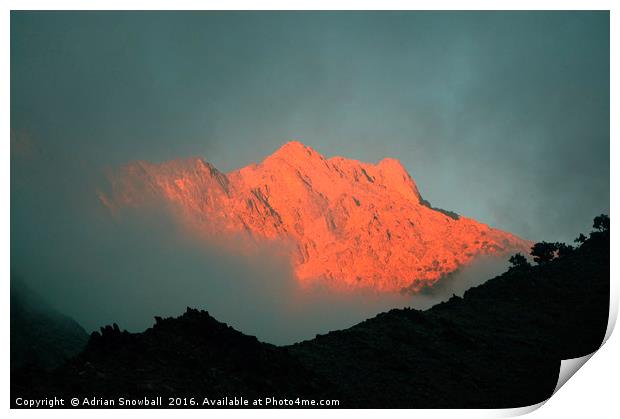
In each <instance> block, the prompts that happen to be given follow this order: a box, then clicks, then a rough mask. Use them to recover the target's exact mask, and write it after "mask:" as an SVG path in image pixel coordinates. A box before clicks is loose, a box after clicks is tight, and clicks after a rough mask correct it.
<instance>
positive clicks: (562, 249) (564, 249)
mask: <svg viewBox="0 0 620 419" xmlns="http://www.w3.org/2000/svg"><path fill="white" fill-rule="evenodd" d="M555 246H556V248H557V249H558V250H557V256H558V257H559V258H563V257H564V256H567V255H570V254H571V253H573V252H574V251H575V248H574V247H573V246H571V245H570V244H565V243H556V244H555Z"/></svg>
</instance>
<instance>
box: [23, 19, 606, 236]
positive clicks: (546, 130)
mask: <svg viewBox="0 0 620 419" xmlns="http://www.w3.org/2000/svg"><path fill="white" fill-rule="evenodd" d="M11 125H12V130H13V132H14V133H15V132H23V131H26V132H28V133H29V135H30V136H31V137H32V141H33V142H34V143H45V144H47V146H46V147H48V149H50V152H52V151H54V152H61V150H63V151H62V152H63V154H65V155H66V154H67V153H69V154H71V155H72V156H73V158H74V159H75V160H82V161H83V162H86V163H82V164H83V165H84V164H85V165H87V166H90V165H92V167H93V168H99V167H100V166H106V165H116V164H120V163H123V162H126V161H128V160H133V159H147V160H155V161H160V160H166V159H173V158H177V157H183V156H192V155H199V156H203V157H204V158H205V159H207V160H208V161H210V162H212V163H213V164H215V165H216V166H217V167H219V168H221V169H222V170H230V169H233V168H236V167H239V166H242V165H245V164H248V163H249V162H252V161H256V160H260V159H261V158H262V157H264V156H266V155H267V154H269V153H271V152H273V151H274V150H275V149H276V148H277V147H278V146H279V145H280V144H281V143H282V142H284V141H285V140H287V139H291V138H297V139H299V140H300V141H302V142H304V143H306V144H308V145H310V146H312V147H314V148H315V149H317V150H318V151H319V152H321V153H324V154H326V155H333V154H340V155H344V156H348V157H353V158H358V159H361V160H366V161H377V160H379V159H381V158H383V157H385V156H392V157H396V158H399V159H400V160H401V161H402V162H403V163H404V165H405V166H406V167H407V169H408V170H409V171H410V173H411V175H412V176H413V177H414V179H415V180H416V181H417V183H418V184H419V187H420V189H421V191H422V193H423V195H424V196H425V198H427V199H429V200H430V201H431V202H432V203H433V205H436V206H439V207H444V208H448V209H453V210H455V211H457V212H459V213H462V214H464V215H467V216H471V217H474V218H478V219H480V220H482V221H484V222H487V223H490V224H492V225H494V226H497V227H500V228H505V229H508V230H511V231H513V232H515V233H517V234H520V235H523V236H525V237H527V238H532V239H542V238H548V239H555V238H561V239H567V238H568V237H572V235H574V233H575V232H576V231H581V230H583V229H584V228H585V227H587V226H589V223H590V220H591V218H592V217H593V216H594V215H595V214H598V213H600V212H602V211H608V207H609V16H608V13H606V12H599V13H583V12H578V13H562V12H551V13H526V12H508V13H474V12H462V13H447V12H443V13H441V12H440V13H432V12H417V13H415V12H407V13H399V12H390V13H339V12H329V13H266V12H263V13H240V12H238V13H225V12H192V13H183V12H177V13H113V12H107V13H59V12H53V13H15V12H14V13H12V15H11ZM64 150H66V152H65V151H64Z"/></svg>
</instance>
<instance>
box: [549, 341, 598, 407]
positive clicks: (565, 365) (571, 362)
mask: <svg viewBox="0 0 620 419" xmlns="http://www.w3.org/2000/svg"><path fill="white" fill-rule="evenodd" d="M596 352H597V351H594V352H592V353H591V354H588V355H585V356H582V357H579V358H572V359H563V360H562V363H561V364H560V374H559V375H558V383H557V384H556V386H555V390H553V394H555V393H557V391H558V390H559V389H560V388H562V386H563V385H564V384H566V382H567V381H568V380H569V379H570V378H571V377H572V376H573V375H575V373H576V372H577V371H579V368H581V367H583V365H584V364H585V363H586V362H588V360H589V359H590V358H592V355H594V354H595V353H596ZM552 396H553V395H552Z"/></svg>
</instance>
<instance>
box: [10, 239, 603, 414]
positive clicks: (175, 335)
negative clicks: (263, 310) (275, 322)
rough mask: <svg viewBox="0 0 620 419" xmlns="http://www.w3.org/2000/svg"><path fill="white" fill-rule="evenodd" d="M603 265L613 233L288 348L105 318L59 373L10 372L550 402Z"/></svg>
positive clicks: (54, 382) (99, 385) (396, 398)
mask: <svg viewBox="0 0 620 419" xmlns="http://www.w3.org/2000/svg"><path fill="white" fill-rule="evenodd" d="M609 260H610V253H609V232H608V231H606V232H598V233H593V234H592V235H591V237H590V238H589V239H588V240H587V241H586V242H585V243H584V244H582V245H581V246H580V247H579V248H578V249H576V250H575V251H574V252H571V253H570V254H566V255H563V256H561V257H558V258H557V259H554V260H552V261H551V262H548V263H545V264H544V265H541V266H529V265H521V266H518V267H514V268H511V269H510V270H509V271H507V272H506V273H504V274H502V275H500V276H498V277H496V278H493V279H490V280H489V281H487V282H486V283H484V284H483V285H480V286H478V287H475V288H471V289H470V290H468V291H467V292H465V294H464V296H463V298H458V297H453V298H452V299H450V300H449V301H447V302H444V303H442V304H439V305H436V306H434V307H433V308H431V309H429V310H426V311H418V310H412V309H394V310H391V311H389V312H387V313H382V314H379V315H377V316H376V317H374V318H371V319H368V320H366V321H364V322H362V323H359V324H357V325H355V326H353V327H351V328H348V329H345V330H338V331H332V332H329V333H327V334H324V335H317V336H316V338H314V339H311V340H307V341H304V342H299V343H297V344H295V345H290V346H274V345H270V344H268V343H263V342H260V341H258V340H257V339H256V338H254V337H252V336H247V335H244V334H243V333H241V332H238V331H236V330H234V329H233V328H231V327H230V326H227V325H226V324H224V323H220V322H218V321H217V320H215V319H214V318H213V317H211V316H210V315H209V313H207V312H206V311H199V310H194V309H188V310H187V312H186V313H184V314H183V315H181V316H180V317H178V318H167V319H160V318H156V319H155V324H154V325H153V327H152V328H149V329H147V330H146V331H144V332H142V333H128V332H125V331H121V329H120V328H119V327H118V326H116V325H114V326H107V327H105V328H102V330H101V333H99V332H95V333H93V334H92V335H91V338H90V341H89V343H88V345H87V347H86V349H85V350H84V351H83V352H82V353H81V354H79V355H78V356H76V357H74V358H73V359H71V360H70V361H68V362H67V363H65V364H64V365H62V366H61V367H60V368H58V369H56V370H55V371H52V372H46V371H44V370H39V371H32V370H30V371H24V372H21V373H19V372H18V373H16V374H14V375H13V376H12V380H11V392H12V396H13V397H12V402H13V400H14V399H15V397H18V396H19V397H28V398H31V399H37V398H44V397H52V396H59V397H65V398H70V397H90V398H92V397H99V398H101V397H105V398H118V397H133V398H143V397H148V396H163V397H168V396H170V397H177V398H178V397H181V398H183V397H187V398H191V397H194V398H195V399H197V400H199V401H202V399H203V398H204V397H209V398H211V399H217V398H221V397H226V396H228V397H232V396H235V397H245V398H249V399H255V398H258V397H275V398H278V399H284V398H286V399H288V400H293V401H295V400H297V399H298V398H301V399H314V400H319V399H328V400H333V399H337V400H339V402H340V404H339V405H338V407H345V408H360V407H374V408H388V407H398V408H508V407H521V406H528V405H531V404H535V403H539V402H541V401H543V400H545V399H547V398H548V397H550V396H551V394H552V393H553V390H554V388H555V386H556V383H557V379H558V372H559V368H560V360H561V359H568V358H576V357H581V356H584V355H586V354H589V353H591V352H593V351H594V350H596V349H597V348H598V347H599V346H600V345H601V343H602V341H603V337H604V335H605V331H606V327H607V319H608V315H609V275H610V270H609ZM288 406H289V407H301V406H300V405H296V404H294V403H293V404H291V405H288ZM13 407H16V406H13ZM163 407H168V406H163ZM201 407H209V406H205V405H201ZM224 407H226V406H224ZM228 407H231V406H228ZM263 407H265V406H264V405H263ZM267 407H269V406H267Z"/></svg>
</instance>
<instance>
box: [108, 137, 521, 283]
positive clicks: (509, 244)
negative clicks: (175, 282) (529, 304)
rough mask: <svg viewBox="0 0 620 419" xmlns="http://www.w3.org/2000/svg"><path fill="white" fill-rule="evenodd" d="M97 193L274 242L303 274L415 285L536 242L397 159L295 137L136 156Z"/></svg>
mask: <svg viewBox="0 0 620 419" xmlns="http://www.w3.org/2000/svg"><path fill="white" fill-rule="evenodd" d="M104 189H106V190H107V192H104V191H103V190H99V199H100V200H101V203H102V204H103V205H104V206H105V207H107V208H108V209H109V210H110V212H111V214H112V215H113V216H116V217H119V218H122V217H123V210H126V209H128V208H131V209H137V210H138V211H142V212H145V211H147V210H148V209H149V208H153V207H156V208H167V209H169V211H170V213H171V216H172V218H173V219H174V220H176V221H177V223H178V224H180V225H181V226H183V228H184V229H185V231H186V234H187V235H191V236H198V237H202V238H203V239H204V240H205V241H208V242H209V243H210V244H212V245H213V244H215V245H218V246H222V247H226V248H230V249H231V250H233V251H234V252H236V253H247V252H251V251H252V249H253V248H255V247H256V246H257V244H258V245H263V246H264V245H265V243H269V242H277V243H281V244H283V245H285V246H287V247H288V248H287V250H286V252H287V254H288V258H289V259H290V263H291V265H292V266H293V268H294V274H295V277H296V278H297V280H298V281H299V282H300V284H302V285H304V286H310V285H312V284H315V283H316V282H317V281H320V282H322V283H323V284H325V285H326V286H327V287H329V288H330V289H332V290H335V291H343V290H345V291H350V290H359V289H369V290H372V291H376V292H383V293H394V292H404V293H411V294H416V293H418V292H419V291H420V290H421V289H422V288H424V287H427V286H431V285H432V284H433V283H435V282H436V281H438V280H440V279H442V278H444V277H445V276H447V275H449V274H451V273H453V272H455V271H457V270H460V269H463V268H466V267H468V266H469V265H471V264H472V263H474V261H475V260H477V259H478V258H480V257H482V256H497V257H505V256H506V255H508V254H510V253H514V252H517V251H527V250H528V249H529V247H530V246H531V244H532V243H531V242H529V241H527V240H524V239H522V238H519V237H517V236H515V235H513V234H511V233H509V232H506V231H502V230H499V229H497V228H492V227H490V226H488V225H486V224H483V223H481V222H478V221H476V220H473V219H471V218H468V217H465V216H462V215H459V214H456V213H455V212H452V211H447V210H444V209H440V208H435V207H433V206H432V205H431V204H430V203H429V202H428V201H427V200H425V199H423V198H422V196H421V195H420V192H419V191H418V186H417V185H416V183H415V181H414V180H413V179H412V177H411V176H410V175H409V173H408V172H407V170H406V169H405V168H404V166H403V165H402V164H401V163H400V162H399V161H398V160H396V159H393V158H384V159H382V160H381V161H379V162H378V163H376V164H373V163H365V162H360V161H358V160H354V159H348V158H344V157H340V156H334V157H329V158H327V157H325V156H324V155H322V154H320V153H319V152H317V151H316V150H314V149H313V148H311V147H309V146H307V145H304V144H302V143H300V142H298V141H289V142H287V143H285V144H284V145H282V146H281V147H280V148H279V149H278V150H276V151H275V152H274V153H272V154H271V155H269V156H267V157H266V158H265V159H264V160H263V161H262V162H260V163H258V164H250V165H248V166H245V167H242V168H239V169H237V170H234V171H231V172H229V173H223V172H221V171H219V170H218V169H217V168H216V167H215V166H213V165H212V164H211V163H209V162H207V161H205V160H203V159H201V158H192V159H178V160H172V161H168V162H164V163H150V162H145V161H137V162H130V163H128V164H126V165H125V166H123V167H121V168H120V169H118V170H116V171H113V172H112V173H111V174H110V176H109V185H108V187H107V188H104Z"/></svg>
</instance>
